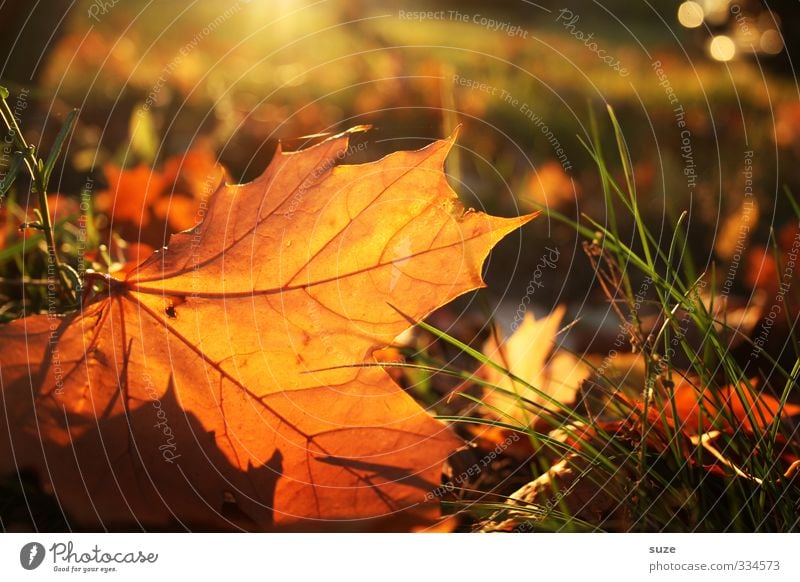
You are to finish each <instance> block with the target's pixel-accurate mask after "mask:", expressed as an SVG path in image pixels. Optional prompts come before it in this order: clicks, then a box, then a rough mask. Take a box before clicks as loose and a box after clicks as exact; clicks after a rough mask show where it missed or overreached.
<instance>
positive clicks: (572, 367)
mask: <svg viewBox="0 0 800 582" xmlns="http://www.w3.org/2000/svg"><path fill="white" fill-rule="evenodd" d="M564 312H565V307H564V306H563V305H562V306H560V307H558V308H557V309H556V310H555V311H554V312H553V313H551V314H550V315H548V316H547V317H544V318H540V319H536V318H535V317H534V316H533V314H531V313H530V312H527V313H526V314H525V316H524V318H523V320H522V323H521V324H520V326H519V327H518V328H517V329H516V331H515V332H514V333H513V334H512V335H511V337H509V338H508V340H506V341H505V342H503V343H502V344H501V345H500V346H498V345H497V342H496V341H495V339H494V338H493V337H491V338H490V339H489V340H488V341H487V342H486V343H485V344H484V346H483V353H484V355H485V356H487V357H488V358H490V359H492V360H493V361H495V362H497V363H498V364H500V365H502V366H503V367H505V368H506V369H507V370H509V371H510V372H512V373H513V374H514V375H515V376H517V377H518V378H521V379H522V380H525V381H526V382H528V383H529V384H531V385H532V386H534V387H536V388H537V389H538V390H540V391H541V392H544V393H545V394H547V395H548V396H550V397H551V398H552V399H554V400H556V401H557V402H560V403H561V404H564V405H569V404H571V403H572V402H573V401H574V400H575V395H576V394H577V391H578V388H579V387H580V384H581V382H582V381H583V380H584V379H586V377H587V376H588V375H589V369H588V367H587V366H586V365H584V364H583V363H582V362H581V361H580V360H578V358H576V357H575V356H573V355H572V354H570V353H568V352H565V351H562V350H557V349H556V335H557V333H558V331H559V329H560V328H561V321H562V319H563V318H564ZM554 350H555V351H554ZM485 377H486V380H487V382H489V383H490V384H493V385H495V386H498V387H500V388H502V389H503V390H505V391H507V392H510V393H511V394H508V393H506V392H501V391H499V390H493V389H486V395H485V397H484V401H485V402H486V403H487V404H489V405H490V406H492V407H493V408H494V409H496V410H497V411H499V412H500V413H501V414H500V416H501V417H503V419H505V420H507V419H508V417H511V418H513V419H515V420H517V421H519V422H521V423H525V424H533V423H534V421H535V420H536V418H537V417H538V416H539V414H537V412H536V411H537V410H542V409H543V410H548V411H556V410H558V408H557V407H556V405H555V404H553V403H552V402H549V401H548V400H547V399H546V398H545V397H544V396H543V395H541V394H538V393H537V392H535V391H534V390H531V389H530V388H528V387H527V386H524V385H521V384H519V383H515V382H514V381H512V380H511V378H509V377H508V376H507V375H505V374H502V373H500V372H498V371H497V370H495V369H493V368H489V367H486V368H485ZM515 394H516V395H519V396H520V397H521V398H525V399H527V400H529V401H531V402H532V403H533V404H526V405H525V406H522V405H521V403H520V401H519V400H518V399H516V398H515V397H514V395H515ZM539 407H541V408H539Z"/></svg>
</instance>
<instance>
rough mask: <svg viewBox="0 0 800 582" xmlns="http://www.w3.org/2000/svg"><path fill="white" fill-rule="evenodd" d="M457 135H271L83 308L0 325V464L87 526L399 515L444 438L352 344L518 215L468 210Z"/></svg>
mask: <svg viewBox="0 0 800 582" xmlns="http://www.w3.org/2000/svg"><path fill="white" fill-rule="evenodd" d="M452 143H453V140H452V139H451V140H447V141H437V142H435V143H433V144H431V145H430V146H428V147H426V148H424V149H422V150H419V151H414V152H408V151H401V152H397V153H394V154H391V155H389V156H387V157H385V158H383V159H382V160H380V161H378V162H375V163H372V164H364V165H352V166H349V165H341V166H337V167H334V166H335V165H336V162H337V161H339V160H341V159H342V157H343V156H344V155H345V152H346V150H347V136H346V135H344V134H342V135H339V136H335V137H333V138H330V139H328V140H326V141H324V142H323V143H321V144H319V145H317V146H315V147H311V148H308V149H306V150H302V151H300V152H297V153H282V152H280V151H279V152H278V153H277V154H276V155H275V157H274V159H273V161H272V162H271V164H270V165H269V167H268V168H267V170H266V171H265V172H264V174H263V175H262V176H261V177H260V178H258V179H257V180H255V181H254V182H251V183H249V184H246V185H220V186H219V189H218V190H217V192H216V193H215V194H214V196H213V197H212V198H211V200H210V201H209V204H208V210H207V214H206V217H205V221H204V222H203V223H202V224H200V225H198V226H197V227H196V228H194V229H193V230H191V231H187V232H183V233H180V234H178V235H173V236H172V238H171V239H170V243H169V247H168V248H167V249H164V250H162V251H160V252H157V253H155V254H154V255H152V256H151V257H150V259H148V260H147V261H145V262H144V263H143V264H141V265H140V266H139V267H138V268H136V269H135V270H133V271H131V272H129V273H128V274H127V275H125V276H124V277H125V278H124V279H112V280H107V281H106V283H107V285H108V288H107V291H105V292H104V293H103V297H102V298H99V300H98V301H97V302H95V303H92V304H90V305H88V306H87V307H85V308H84V309H83V310H82V311H81V312H80V313H74V314H70V315H68V316H66V317H58V318H48V317H47V316H45V315H35V316H30V317H27V318H25V319H21V320H17V321H14V322H13V323H11V324H9V325H6V326H5V327H3V328H0V353H2V354H3V357H2V365H0V383H1V387H2V396H3V408H4V410H3V412H4V414H3V416H2V418H3V421H2V424H3V425H4V426H2V428H0V434H2V436H0V459H1V460H2V461H1V463H2V464H0V471H14V470H16V469H18V468H20V469H21V468H26V467H30V468H33V469H34V470H36V471H37V473H38V475H39V477H40V479H41V480H42V481H43V482H44V484H45V486H46V487H48V488H51V489H52V491H53V492H54V493H55V494H56V496H57V497H58V500H59V502H60V503H61V505H62V506H63V507H64V508H65V509H66V510H67V511H68V512H69V513H70V514H71V515H72V516H73V517H74V519H75V520H76V521H77V522H78V523H81V524H84V525H87V524H88V526H90V527H95V528H97V527H115V526H119V525H120V524H124V527H136V525H135V524H137V523H138V524H141V526H142V527H181V526H184V527H204V528H211V529H216V528H231V529H235V528H245V529H261V530H266V529H274V528H277V527H294V528H299V529H364V528H366V527H379V526H378V525H377V523H376V522H377V521H378V520H381V519H384V520H386V519H389V520H396V521H392V522H391V523H394V524H395V525H389V526H388V527H390V528H391V527H393V528H398V527H411V526H410V525H407V524H404V525H402V526H400V525H397V524H400V523H401V522H400V521H399V518H398V516H399V515H401V514H402V516H405V517H408V515H409V513H410V512H413V511H415V510H417V509H419V508H420V504H421V503H422V502H423V500H424V499H425V495H426V493H427V492H428V491H430V490H432V489H434V488H435V487H436V486H438V484H439V477H440V472H441V466H442V463H443V461H444V460H445V459H446V458H447V456H448V454H449V453H450V452H451V451H452V450H453V449H454V448H455V447H457V446H458V443H459V441H458V440H457V439H456V438H455V437H454V436H453V435H452V434H451V433H450V432H449V430H448V429H447V428H446V427H445V426H444V425H442V424H441V423H439V422H438V421H436V420H434V419H433V418H431V417H430V416H429V415H428V414H427V412H426V411H424V410H423V409H422V408H421V407H420V406H419V405H417V404H416V403H415V402H414V401H413V400H412V399H411V398H410V397H409V396H408V395H406V394H405V393H404V392H403V391H402V390H401V389H400V388H399V387H398V386H397V385H396V384H394V383H393V382H392V381H391V379H390V378H389V376H388V375H387V374H386V373H385V372H384V371H383V370H381V369H379V368H358V367H352V366H351V365H352V364H358V363H361V362H365V361H370V360H371V355H372V353H373V352H374V351H375V350H377V349H379V348H382V347H384V346H385V345H387V344H389V343H390V342H391V340H392V338H394V337H396V336H397V335H398V334H399V333H400V332H402V331H403V330H404V329H406V328H407V327H408V326H409V320H408V319H407V317H408V318H411V319H413V320H419V319H421V318H423V317H425V316H426V315H427V314H429V313H430V312H431V311H432V310H433V309H435V308H437V307H439V306H441V305H442V304H444V303H446V302H448V301H450V300H451V299H453V298H454V297H456V296H458V295H461V294H463V293H465V292H467V291H469V290H471V289H475V288H477V287H480V286H482V285H483V282H482V279H481V276H480V271H481V266H482V264H483V261H484V259H485V258H486V256H487V254H488V252H489V250H490V249H491V248H492V246H494V245H495V244H496V243H497V242H498V241H499V240H500V239H501V238H502V237H504V236H505V235H507V234H508V233H509V232H511V231H513V230H514V229H516V228H518V227H519V226H520V225H522V224H524V223H525V222H527V221H529V220H530V219H531V218H532V217H533V216H532V215H531V216H525V217H520V218H510V219H506V218H496V217H491V216H487V215H485V214H482V213H479V212H473V211H466V212H465V211H464V210H463V208H462V206H461V205H460V203H459V202H458V200H457V197H456V195H455V193H454V192H453V191H452V190H451V189H450V187H449V185H448V183H447V179H446V177H445V175H444V173H443V172H442V167H443V163H444V160H445V157H446V156H447V153H448V151H449V150H450V148H451V146H452ZM342 366H343V367H342ZM6 425H7V426H6ZM326 520H328V521H326ZM329 520H343V521H339V522H337V523H331V522H330V521H329ZM365 520H371V521H365ZM131 524H133V525H131Z"/></svg>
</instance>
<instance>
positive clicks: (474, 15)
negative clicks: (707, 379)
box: [0, 0, 800, 323]
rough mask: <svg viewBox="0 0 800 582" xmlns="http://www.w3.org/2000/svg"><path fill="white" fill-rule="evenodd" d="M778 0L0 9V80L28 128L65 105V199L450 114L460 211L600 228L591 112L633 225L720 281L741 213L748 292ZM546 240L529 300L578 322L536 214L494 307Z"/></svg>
mask: <svg viewBox="0 0 800 582" xmlns="http://www.w3.org/2000/svg"><path fill="white" fill-rule="evenodd" d="M772 4H774V5H772ZM798 6H800V5H799V4H798V3H797V2H790V1H783V2H781V1H776V2H774V3H771V4H769V5H768V4H767V3H765V2H756V1H749V0H747V1H745V0H742V1H739V2H731V1H729V0H697V1H696V2H695V1H688V2H678V1H662V2H650V1H648V0H637V1H635V2H631V1H622V0H606V1H603V2H588V1H585V2H577V1H575V0H572V1H569V0H568V1H566V2H559V3H556V2H550V1H548V0H541V1H538V2H529V1H527V0H519V1H514V0H505V1H502V2H491V3H487V2H478V1H463V0H461V1H456V0H451V1H425V2H422V1H412V0H405V1H402V2H399V1H383V2H378V1H371V0H349V1H346V2H345V1H324V0H322V1H317V2H308V1H304V0H274V1H270V2H263V1H255V0H254V1H250V2H248V1H245V0H238V1H237V0H224V1H202V2H188V1H187V2H172V1H167V0H153V1H145V0H124V1H119V0H116V1H115V0H94V1H80V2H70V1H67V0H50V1H48V2H4V3H2V4H0V47H2V50H0V79H2V84H4V85H7V86H9V88H10V89H11V90H12V97H11V103H12V104H13V103H14V99H17V101H19V99H20V97H19V96H20V95H23V96H24V99H23V102H24V107H22V106H20V107H19V108H18V113H19V116H20V118H21V122H22V125H23V127H24V128H25V130H26V132H28V134H29V137H31V138H32V139H33V141H34V142H39V143H42V144H44V145H46V144H49V143H51V142H52V140H53V138H54V135H55V134H56V132H57V131H58V129H59V126H60V123H61V121H62V120H63V118H64V116H65V114H66V112H68V111H69V110H70V109H71V108H73V107H78V108H80V110H81V113H80V118H79V121H78V126H77V129H76V131H75V133H74V135H73V137H72V139H71V140H70V142H69V144H68V148H67V155H66V158H65V162H64V164H63V167H62V168H60V172H59V175H58V178H57V179H58V180H59V183H58V190H59V192H61V193H63V194H65V195H67V196H77V195H78V194H79V192H80V190H81V188H82V187H83V186H84V184H85V183H86V180H87V178H91V179H92V180H93V181H94V182H95V183H96V184H98V189H101V190H102V189H103V188H105V187H106V186H107V184H108V183H109V170H108V168H109V166H113V167H116V168H132V167H136V166H138V165H141V164H145V165H147V166H149V167H151V168H161V167H163V166H164V164H165V163H166V161H167V160H168V159H170V157H172V156H176V155H184V154H185V153H186V152H187V151H192V150H204V151H208V152H211V153H212V154H213V157H215V158H216V159H218V160H219V162H220V163H221V164H223V165H224V166H225V167H226V168H227V169H228V171H229V172H230V174H231V175H232V176H233V178H234V179H236V180H240V181H245V180H250V179H252V178H254V177H255V176H257V175H258V174H259V173H260V172H261V171H263V169H264V168H265V167H266V165H267V164H268V162H269V159H270V158H271V156H272V155H273V153H274V151H275V147H276V144H277V143H278V141H279V140H282V141H283V143H284V146H285V147H286V148H287V149H292V148H296V147H301V146H302V145H303V144H304V143H306V142H307V141H308V140H307V139H306V138H304V136H309V135H312V134H318V133H322V132H335V131H339V130H343V129H346V128H348V127H350V126H353V125H357V124H365V123H368V124H372V125H373V126H374V129H373V130H372V131H370V132H368V133H366V134H364V135H362V136H359V137H358V138H357V140H360V141H362V142H365V144H366V145H365V147H363V148H356V149H355V150H354V151H353V154H352V155H351V156H350V158H349V160H348V161H351V162H361V161H366V160H371V159H377V158H378V157H380V156H382V155H384V154H386V153H387V152H390V151H393V150H396V149H400V148H417V147H421V146H423V145H425V144H426V143H429V142H430V141H431V140H433V139H436V138H441V137H443V136H446V135H449V134H450V133H451V132H453V131H454V129H455V128H456V127H457V126H459V125H460V126H461V129H460V134H459V140H458V145H457V147H456V149H455V150H454V152H453V154H452V155H451V157H450V159H449V160H448V168H447V171H448V175H449V176H450V177H451V179H452V183H453V186H454V188H455V189H456V191H457V192H458V193H459V195H460V196H461V198H462V200H463V201H464V203H465V205H467V206H471V207H475V208H479V209H483V210H485V211H487V212H491V213H495V214H501V215H516V214H520V213H524V212H529V211H531V210H532V209H533V208H534V207H535V205H536V204H541V205H544V206H546V207H547V208H550V209H552V210H557V211H559V212H561V213H563V214H565V215H567V216H569V217H571V218H573V219H579V218H580V217H581V215H587V216H590V217H592V218H593V219H594V220H596V221H598V222H599V223H601V224H604V223H606V221H607V220H608V218H609V208H607V206H606V203H605V201H604V198H603V195H602V191H601V186H600V179H599V176H598V172H597V168H596V166H595V163H594V161H593V160H592V158H591V156H590V155H589V154H588V152H587V150H586V149H585V147H584V146H583V145H582V143H581V141H589V140H590V139H591V136H592V123H594V124H595V125H596V128H597V130H596V133H597V135H598V136H599V139H600V142H601V143H602V144H603V145H604V153H605V155H606V156H607V158H608V159H609V160H610V161H609V165H610V171H611V172H612V174H613V175H615V176H616V177H618V178H619V179H622V174H621V172H620V164H619V163H618V162H619V158H618V155H617V153H616V145H615V141H614V133H613V131H612V129H611V126H610V123H609V120H608V116H607V113H606V106H607V105H611V106H613V108H614V110H615V111H616V114H617V116H618V118H619V120H620V123H621V127H622V131H623V133H624V138H625V140H626V143H627V146H628V150H629V153H630V158H631V162H632V165H633V168H634V173H635V176H636V180H637V195H638V196H639V198H640V200H643V201H645V203H644V204H643V206H644V208H646V212H647V214H646V216H645V217H644V218H645V219H646V221H647V222H648V224H649V225H650V226H651V227H652V228H653V229H654V231H655V232H656V233H658V232H660V229H661V228H662V227H664V226H665V225H669V224H672V223H674V221H675V220H676V217H677V216H678V215H679V214H680V212H681V211H683V210H687V211H688V212H689V215H688V221H687V222H688V228H689V241H690V244H689V245H688V247H687V251H688V252H689V253H690V254H692V255H693V259H694V260H695V262H696V263H697V265H698V269H699V270H701V271H702V270H703V269H706V268H709V266H710V265H711V264H712V262H714V263H715V264H717V265H718V269H719V270H720V272H725V268H726V265H729V264H730V263H731V261H732V260H734V258H736V257H737V252H736V251H737V244H738V243H739V242H740V240H739V239H740V238H741V233H742V232H743V230H742V228H741V227H740V225H741V224H742V221H743V220H747V221H749V222H748V224H749V226H748V228H747V229H746V237H745V238H746V241H744V245H745V248H746V252H745V253H744V255H742V253H739V255H741V256H739V257H738V258H737V259H736V260H737V261H739V260H740V261H741V265H742V267H741V268H737V271H736V278H735V282H734V286H733V290H734V291H735V292H738V293H740V294H749V293H750V292H751V291H752V289H753V288H754V286H756V287H757V286H758V285H759V284H760V283H759V281H758V277H754V276H752V275H748V273H751V272H752V270H751V269H750V267H749V266H747V265H748V263H747V262H746V261H747V260H750V261H751V263H752V264H753V265H756V264H757V265H761V266H763V264H764V261H765V260H767V259H765V253H764V252H763V248H766V246H765V245H767V241H768V240H769V237H770V236H771V232H772V231H773V230H774V231H775V232H779V231H781V229H786V228H796V225H795V226H794V227H792V226H791V225H790V226H786V225H785V222H787V221H788V220H789V217H790V215H791V213H790V212H789V208H790V207H789V204H788V200H787V199H786V197H785V196H784V195H783V189H784V188H788V189H790V190H792V191H794V192H797V191H798V190H800V166H799V165H798V164H797V161H796V160H797V154H798V152H800V124H799V123H800V102H798V86H797V79H796V76H795V72H794V71H793V69H792V66H791V63H792V61H793V59H797V57H798V55H797V54H796V50H797V46H796V45H792V44H791V43H788V42H787V38H786V37H787V36H791V35H787V34H786V32H787V30H786V29H787V27H788V26H790V25H791V23H792V22H796V20H795V16H796V13H797V12H798ZM593 119H594V122H592V120H593ZM682 148H683V149H682ZM748 152H752V153H748ZM748 159H749V160H750V161H749V162H748V161H747V160H748ZM2 170H3V168H2V167H0V171H2ZM751 194H752V196H751ZM749 200H754V206H753V205H750V206H747V207H746V206H745V202H746V201H749ZM753 208H755V210H753ZM745 210H746V212H745ZM750 223H752V224H750ZM621 228H622V229H623V231H624V230H625V229H626V228H631V225H629V224H622V225H621ZM776 236H777V235H776ZM664 244H667V243H666V242H664ZM545 247H547V248H549V249H556V250H557V251H558V253H557V255H558V260H557V261H552V260H551V261H550V263H553V266H552V267H550V266H546V268H545V269H544V273H543V274H542V269H541V267H540V269H539V271H538V273H539V275H538V277H539V279H538V281H539V282H541V283H542V284H541V285H536V286H535V287H536V290H535V297H533V300H532V305H533V306H534V308H535V310H536V311H537V312H549V311H551V310H552V309H553V308H554V307H555V306H556V305H557V304H559V303H567V304H568V305H569V306H570V310H571V312H572V313H573V314H575V313H579V312H580V313H583V314H586V315H587V317H588V316H590V315H591V313H590V311H591V306H592V305H593V304H594V303H595V302H596V301H597V300H599V299H600V298H601V296H600V295H599V294H598V293H599V292H598V291H597V290H596V289H595V288H594V287H593V286H592V285H591V283H592V278H593V276H594V274H593V271H592V269H591V268H589V267H590V263H589V261H588V260H587V258H586V257H585V256H584V255H583V252H582V250H581V248H580V244H579V242H578V240H577V238H576V235H575V233H574V231H573V230H572V229H571V228H569V227H566V226H563V225H560V224H558V223H556V222H555V221H553V220H551V219H550V218H546V217H545V218H542V219H540V220H537V221H534V222H533V223H531V224H530V225H528V226H527V227H526V229H524V230H523V231H522V232H521V233H520V234H519V235H514V236H512V237H510V239H509V240H506V241H504V243H503V244H502V245H501V247H500V248H499V249H498V250H497V251H496V252H495V253H493V255H492V258H491V260H490V263H489V265H488V266H487V280H488V282H489V284H490V290H489V292H488V294H487V298H488V301H489V305H490V306H491V307H493V308H494V307H497V308H498V309H497V314H498V319H499V320H500V321H501V322H505V323H508V321H510V318H511V317H512V315H511V314H513V311H514V309H515V308H516V306H517V305H518V304H519V303H520V298H521V297H522V296H523V295H524V294H525V289H526V286H527V285H528V283H529V282H530V281H531V279H532V278H533V277H534V276H535V273H536V272H537V271H536V269H537V265H538V266H540V265H541V264H542V263H541V261H542V258H543V257H545V256H550V257H552V256H553V255H552V250H551V251H548V250H544V249H545ZM739 250H740V251H741V248H740V249H739ZM548 253H550V254H549V255H548ZM754 253H755V254H754ZM759 253H760V254H759ZM748 257H749V258H748ZM759 261H760V263H759ZM754 268H755V267H754ZM759 268H760V267H759Z"/></svg>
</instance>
